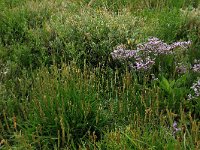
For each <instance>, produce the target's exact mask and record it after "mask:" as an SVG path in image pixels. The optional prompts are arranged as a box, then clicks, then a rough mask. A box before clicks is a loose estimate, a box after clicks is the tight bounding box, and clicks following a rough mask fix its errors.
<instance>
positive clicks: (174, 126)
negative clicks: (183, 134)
mask: <svg viewBox="0 0 200 150" xmlns="http://www.w3.org/2000/svg"><path fill="white" fill-rule="evenodd" d="M178 131H181V128H178V124H177V122H176V121H174V123H173V135H174V136H175V135H176V133H177V132H178Z"/></svg>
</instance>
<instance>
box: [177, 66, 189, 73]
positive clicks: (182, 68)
mask: <svg viewBox="0 0 200 150" xmlns="http://www.w3.org/2000/svg"><path fill="white" fill-rule="evenodd" d="M187 70H188V68H187V67H186V66H185V65H184V64H182V63H178V64H177V66H176V72H178V73H179V74H184V73H186V72H187Z"/></svg>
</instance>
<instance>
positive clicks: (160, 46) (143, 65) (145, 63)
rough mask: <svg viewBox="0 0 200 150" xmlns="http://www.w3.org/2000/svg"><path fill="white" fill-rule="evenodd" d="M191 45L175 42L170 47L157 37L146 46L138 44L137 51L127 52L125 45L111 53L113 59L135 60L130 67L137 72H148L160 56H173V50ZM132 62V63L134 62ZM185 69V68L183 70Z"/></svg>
mask: <svg viewBox="0 0 200 150" xmlns="http://www.w3.org/2000/svg"><path fill="white" fill-rule="evenodd" d="M190 44H191V42H190V41H188V42H175V43H173V44H171V45H168V44H166V43H164V42H163V41H161V40H160V39H158V38H156V37H151V38H149V39H148V42H146V43H144V44H138V45H137V47H136V50H126V47H125V45H122V44H121V45H119V46H117V48H116V49H115V50H114V51H113V52H111V56H112V58H113V59H115V60H116V59H118V60H129V59H130V58H133V60H134V62H133V64H132V65H131V64H130V63H129V66H130V67H131V68H134V69H136V70H148V69H151V68H152V66H153V65H154V64H155V59H156V57H157V56H158V55H161V54H162V55H168V54H173V49H174V48H177V47H182V48H186V47H187V46H189V45H190ZM133 60H132V61H133ZM182 69H183V68H182Z"/></svg>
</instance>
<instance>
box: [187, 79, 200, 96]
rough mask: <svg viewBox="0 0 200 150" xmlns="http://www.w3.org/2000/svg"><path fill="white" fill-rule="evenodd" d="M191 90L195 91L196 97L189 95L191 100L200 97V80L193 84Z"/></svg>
mask: <svg viewBox="0 0 200 150" xmlns="http://www.w3.org/2000/svg"><path fill="white" fill-rule="evenodd" d="M191 89H193V91H194V96H192V94H189V95H188V98H189V99H193V98H198V97H200V79H199V80H198V81H197V82H195V83H193V85H192V87H191Z"/></svg>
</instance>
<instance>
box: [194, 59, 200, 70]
mask: <svg viewBox="0 0 200 150" xmlns="http://www.w3.org/2000/svg"><path fill="white" fill-rule="evenodd" d="M192 70H193V71H194V72H199V73H200V60H195V64H194V66H193V67H192Z"/></svg>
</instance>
